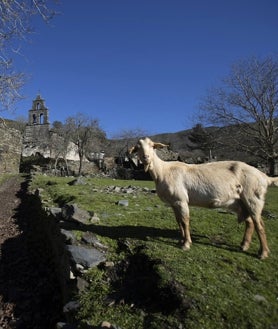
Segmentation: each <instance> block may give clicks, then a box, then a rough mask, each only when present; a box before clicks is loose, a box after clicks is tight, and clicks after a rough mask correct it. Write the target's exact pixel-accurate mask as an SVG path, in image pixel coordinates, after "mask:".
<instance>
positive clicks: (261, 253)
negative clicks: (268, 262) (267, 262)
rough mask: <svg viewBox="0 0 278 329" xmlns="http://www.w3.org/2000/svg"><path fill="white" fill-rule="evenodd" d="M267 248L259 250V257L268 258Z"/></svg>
mask: <svg viewBox="0 0 278 329" xmlns="http://www.w3.org/2000/svg"><path fill="white" fill-rule="evenodd" d="M268 254H269V250H265V251H259V259H266V258H268Z"/></svg>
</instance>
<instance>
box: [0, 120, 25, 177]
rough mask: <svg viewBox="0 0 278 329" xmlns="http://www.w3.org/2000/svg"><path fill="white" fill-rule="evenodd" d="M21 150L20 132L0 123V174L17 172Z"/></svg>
mask: <svg viewBox="0 0 278 329" xmlns="http://www.w3.org/2000/svg"><path fill="white" fill-rule="evenodd" d="M21 150H22V136H21V133H20V132H19V131H18V130H16V129H13V128H8V127H7V126H6V125H5V124H3V123H1V124H0V174H3V173H19V165H20V159H21Z"/></svg>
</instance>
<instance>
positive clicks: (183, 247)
mask: <svg viewBox="0 0 278 329" xmlns="http://www.w3.org/2000/svg"><path fill="white" fill-rule="evenodd" d="M181 249H182V250H185V251H188V250H189V249H190V243H188V244H187V243H186V244H184V245H182V247H181Z"/></svg>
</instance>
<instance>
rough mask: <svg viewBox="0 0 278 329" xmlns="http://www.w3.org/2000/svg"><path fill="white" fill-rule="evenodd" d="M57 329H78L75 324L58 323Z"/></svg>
mask: <svg viewBox="0 0 278 329" xmlns="http://www.w3.org/2000/svg"><path fill="white" fill-rule="evenodd" d="M56 329H77V327H76V326H75V325H74V324H70V323H66V322H58V323H56Z"/></svg>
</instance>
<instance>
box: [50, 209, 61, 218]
mask: <svg viewBox="0 0 278 329" xmlns="http://www.w3.org/2000/svg"><path fill="white" fill-rule="evenodd" d="M48 211H49V213H50V215H52V216H53V217H55V218H57V219H59V218H60V217H61V215H62V209H61V208H59V207H50V208H49V209H48Z"/></svg>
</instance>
